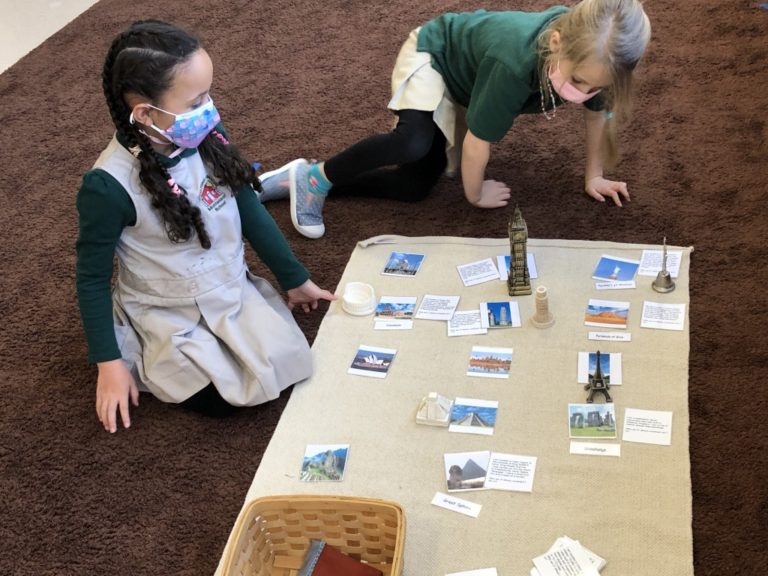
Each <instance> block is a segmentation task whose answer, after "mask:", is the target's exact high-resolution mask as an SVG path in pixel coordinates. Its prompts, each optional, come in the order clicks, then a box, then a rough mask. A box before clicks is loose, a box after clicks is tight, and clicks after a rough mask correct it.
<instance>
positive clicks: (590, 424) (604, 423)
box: [568, 402, 616, 439]
mask: <svg viewBox="0 0 768 576" xmlns="http://www.w3.org/2000/svg"><path fill="white" fill-rule="evenodd" d="M568 430H569V436H570V437H571V438H590V439H597V438H616V409H615V406H614V405H613V403H612V402H611V403H606V404H596V403H595V404H568Z"/></svg>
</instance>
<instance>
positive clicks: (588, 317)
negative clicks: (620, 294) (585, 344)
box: [584, 299, 629, 328]
mask: <svg viewBox="0 0 768 576" xmlns="http://www.w3.org/2000/svg"><path fill="white" fill-rule="evenodd" d="M628 316H629V302H617V301H615V300H595V299H590V300H589V303H588V304H587V310H586V312H585V314H584V324H585V325H587V326H601V327H603V328H626V327H627V317H628Z"/></svg>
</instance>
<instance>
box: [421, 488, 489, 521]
mask: <svg viewBox="0 0 768 576" xmlns="http://www.w3.org/2000/svg"><path fill="white" fill-rule="evenodd" d="M432 505H433V506H437V507H439V508H445V509H446V510H450V511H451V512H458V513H459V514H464V516H471V517H472V518H477V517H478V516H479V515H480V509H481V508H482V507H483V506H482V505H481V504H475V503H474V502H470V501H469V500H462V499H461V498H457V497H456V496H451V495H449V494H443V493H442V492H435V495H434V496H433V497H432Z"/></svg>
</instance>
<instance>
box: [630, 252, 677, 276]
mask: <svg viewBox="0 0 768 576" xmlns="http://www.w3.org/2000/svg"><path fill="white" fill-rule="evenodd" d="M663 261H664V251H663V250H643V254H642V256H641V257H640V268H639V269H638V271H637V274H638V275H639V276H656V275H657V274H658V273H659V272H661V267H662V264H663ZM682 261H683V251H682V250H667V272H669V275H670V276H672V278H677V275H678V274H680V263H681V262H682Z"/></svg>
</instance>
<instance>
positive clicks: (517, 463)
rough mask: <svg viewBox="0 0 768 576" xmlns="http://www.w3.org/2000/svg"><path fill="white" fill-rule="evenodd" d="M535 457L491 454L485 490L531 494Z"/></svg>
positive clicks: (534, 472)
mask: <svg viewBox="0 0 768 576" xmlns="http://www.w3.org/2000/svg"><path fill="white" fill-rule="evenodd" d="M535 474H536V457H535V456H519V455H517V454H502V453H500V452H491V460H490V462H489V463H488V478H487V479H486V481H485V488H487V489H489V490H508V491H512V492H532V491H533V477H534V475H535Z"/></svg>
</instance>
